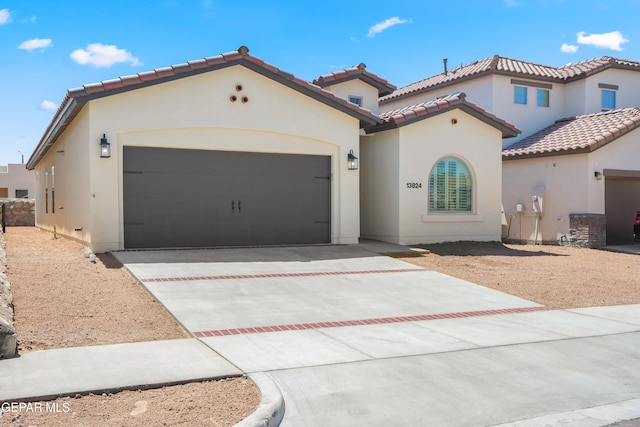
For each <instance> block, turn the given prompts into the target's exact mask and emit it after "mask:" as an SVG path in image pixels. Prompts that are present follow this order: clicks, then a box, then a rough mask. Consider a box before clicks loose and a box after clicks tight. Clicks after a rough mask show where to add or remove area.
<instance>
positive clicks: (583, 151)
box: [502, 146, 593, 162]
mask: <svg viewBox="0 0 640 427" xmlns="http://www.w3.org/2000/svg"><path fill="white" fill-rule="evenodd" d="M592 151H593V150H592V149H591V147H589V146H587V147H581V148H572V149H569V150H557V151H543V152H536V153H523V154H504V153H503V154H502V161H503V162H507V161H511V160H525V159H537V158H543V157H556V156H567V155H571V154H586V153H590V152H592Z"/></svg>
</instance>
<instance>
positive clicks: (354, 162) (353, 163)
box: [347, 150, 358, 171]
mask: <svg viewBox="0 0 640 427" xmlns="http://www.w3.org/2000/svg"><path fill="white" fill-rule="evenodd" d="M347 169H349V170H350V171H355V170H358V158H357V157H356V156H355V154H353V150H349V154H347Z"/></svg>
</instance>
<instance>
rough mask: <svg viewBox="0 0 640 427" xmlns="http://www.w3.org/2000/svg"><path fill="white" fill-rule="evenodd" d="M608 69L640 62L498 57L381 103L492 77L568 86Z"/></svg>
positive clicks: (407, 89) (414, 85) (398, 92)
mask: <svg viewBox="0 0 640 427" xmlns="http://www.w3.org/2000/svg"><path fill="white" fill-rule="evenodd" d="M608 68H617V69H625V70H634V71H640V62H637V61H630V60H627V59H618V58H612V57H610V56H603V57H601V58H596V59H589V60H587V61H582V62H578V63H575V64H567V65H564V66H562V67H551V66H549V65H541V64H535V63H533V62H527V61H521V60H519V59H512V58H507V57H504V56H498V55H494V56H493V57H491V58H485V59H481V60H479V61H475V62H472V63H470V64H466V65H461V66H460V67H458V68H454V69H452V70H449V71H447V72H446V73H440V74H437V75H435V76H431V77H427V78H426V79H423V80H420V81H417V82H415V83H411V84H409V85H407V86H404V87H401V88H400V89H397V90H396V91H394V92H393V93H391V94H389V95H387V96H383V97H382V98H380V104H381V105H382V104H385V103H388V102H391V101H394V100H396V99H399V98H404V97H407V96H411V95H416V94H418V93H421V92H425V91H428V90H431V89H434V88H437V87H443V86H447V85H452V84H455V83H459V82H461V81H464V80H469V79H475V78H478V77H481V76H485V75H489V74H500V75H508V76H514V77H521V78H529V79H533V80H542V81H547V82H553V81H557V82H559V83H565V82H569V81H573V80H578V79H582V78H585V77H588V76H591V75H593V74H596V73H599V72H601V71H604V70H606V69H608Z"/></svg>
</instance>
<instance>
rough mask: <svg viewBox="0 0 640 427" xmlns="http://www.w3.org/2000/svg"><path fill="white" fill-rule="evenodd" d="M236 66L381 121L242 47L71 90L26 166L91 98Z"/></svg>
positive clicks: (30, 166)
mask: <svg viewBox="0 0 640 427" xmlns="http://www.w3.org/2000/svg"><path fill="white" fill-rule="evenodd" d="M233 65H243V66H245V67H247V68H249V69H251V70H253V71H256V72H258V73H260V74H262V75H264V76H266V77H268V78H271V79H273V80H275V81H277V82H279V83H281V84H283V85H285V86H288V87H290V88H292V89H294V90H297V91H299V92H301V93H303V94H306V95H308V96H310V97H312V98H313V99H316V100H318V101H320V102H322V103H325V104H327V105H329V106H331V107H333V108H336V109H338V110H340V111H342V112H344V113H346V114H349V115H351V116H353V117H355V118H357V119H358V120H359V121H360V124H361V126H365V125H372V124H375V123H378V122H380V119H379V118H378V117H377V116H376V115H374V114H372V113H371V112H370V111H369V110H367V109H365V108H362V107H359V106H357V105H356V104H353V103H351V102H348V101H346V100H344V99H342V98H340V97H337V96H335V95H334V94H333V93H331V92H329V91H326V90H324V89H322V88H320V87H318V86H316V85H315V84H312V83H309V82H307V81H305V80H303V79H300V78H298V77H296V76H294V75H293V74H290V73H287V72H285V71H282V70H280V69H279V68H278V67H276V66H275V65H271V64H268V63H266V62H264V61H263V60H262V59H260V58H257V57H255V56H251V55H249V49H248V48H247V47H246V46H241V47H240V48H239V49H238V50H237V51H235V52H228V53H223V54H221V55H218V56H213V57H208V58H204V59H199V60H194V61H189V62H186V63H183V64H176V65H172V66H169V67H163V68H156V69H155V70H152V71H145V72H142V73H138V74H135V75H131V76H124V77H120V78H117V79H111V80H105V81H102V82H98V83H91V84H86V85H83V86H82V87H79V88H73V89H69V91H68V92H67V94H66V96H65V98H64V100H63V101H62V103H61V104H60V107H59V108H58V111H57V112H56V113H55V115H54V116H53V119H52V120H51V123H49V126H48V127H47V129H46V130H45V132H44V135H43V136H42V138H41V139H40V142H39V143H38V145H37V147H36V149H35V150H34V152H33V153H32V154H31V157H30V158H29V161H28V162H27V165H26V166H27V168H28V169H30V170H32V169H33V168H34V167H35V166H36V164H37V163H38V162H39V161H40V159H41V158H42V156H44V155H45V154H46V152H47V151H48V150H49V148H50V147H51V146H52V145H53V144H54V143H55V142H56V140H57V138H58V137H59V136H60V135H61V134H62V132H63V131H64V130H65V129H66V127H67V126H68V125H69V124H70V123H71V122H72V121H73V119H74V118H75V116H76V115H77V114H78V113H79V112H80V110H81V108H82V106H83V105H84V104H85V103H86V102H88V101H91V100H93V99H96V98H101V97H104V96H109V95H114V94H117V93H121V92H123V91H128V90H135V89H139V88H143V87H147V86H151V85H155V84H159V83H164V82H167V81H170V80H174V79H178V78H182V77H188V76H191V75H194V74H199V73H204V72H208V71H213V70H217V69H220V68H224V67H229V66H233ZM369 74H370V73H369ZM394 89H395V87H394Z"/></svg>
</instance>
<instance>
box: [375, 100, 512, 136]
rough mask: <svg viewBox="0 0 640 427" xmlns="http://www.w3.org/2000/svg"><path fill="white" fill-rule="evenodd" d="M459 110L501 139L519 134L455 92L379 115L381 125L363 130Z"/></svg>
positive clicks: (386, 127) (384, 128)
mask: <svg viewBox="0 0 640 427" xmlns="http://www.w3.org/2000/svg"><path fill="white" fill-rule="evenodd" d="M454 108H460V109H462V110H463V111H465V112H467V113H469V114H471V115H473V116H475V117H477V118H478V119H480V120H482V121H484V122H486V123H489V124H490V125H492V126H494V127H495V128H497V129H500V130H501V131H502V134H503V137H513V136H516V135H517V134H519V133H520V130H518V129H517V128H516V127H515V126H514V125H513V124H511V123H509V122H507V121H505V120H502V119H500V118H498V117H496V116H495V115H493V114H491V113H488V112H486V111H485V110H484V109H482V108H480V107H478V106H477V105H475V104H473V103H471V102H469V101H467V100H466V95H465V94H464V93H461V92H456V93H453V94H451V95H447V96H444V97H441V98H438V99H434V100H432V101H427V102H422V103H420V104H416V105H410V106H406V107H401V108H398V109H395V110H391V111H387V112H385V113H382V114H380V119H382V123H379V124H377V125H374V126H369V127H366V128H365V132H366V133H375V132H379V131H382V130H387V129H392V128H395V127H398V126H400V125H403V126H404V125H406V124H409V123H412V122H414V121H417V120H421V119H425V118H427V117H431V116H434V115H436V114H439V113H442V112H444V111H449V110H451V109H454Z"/></svg>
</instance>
